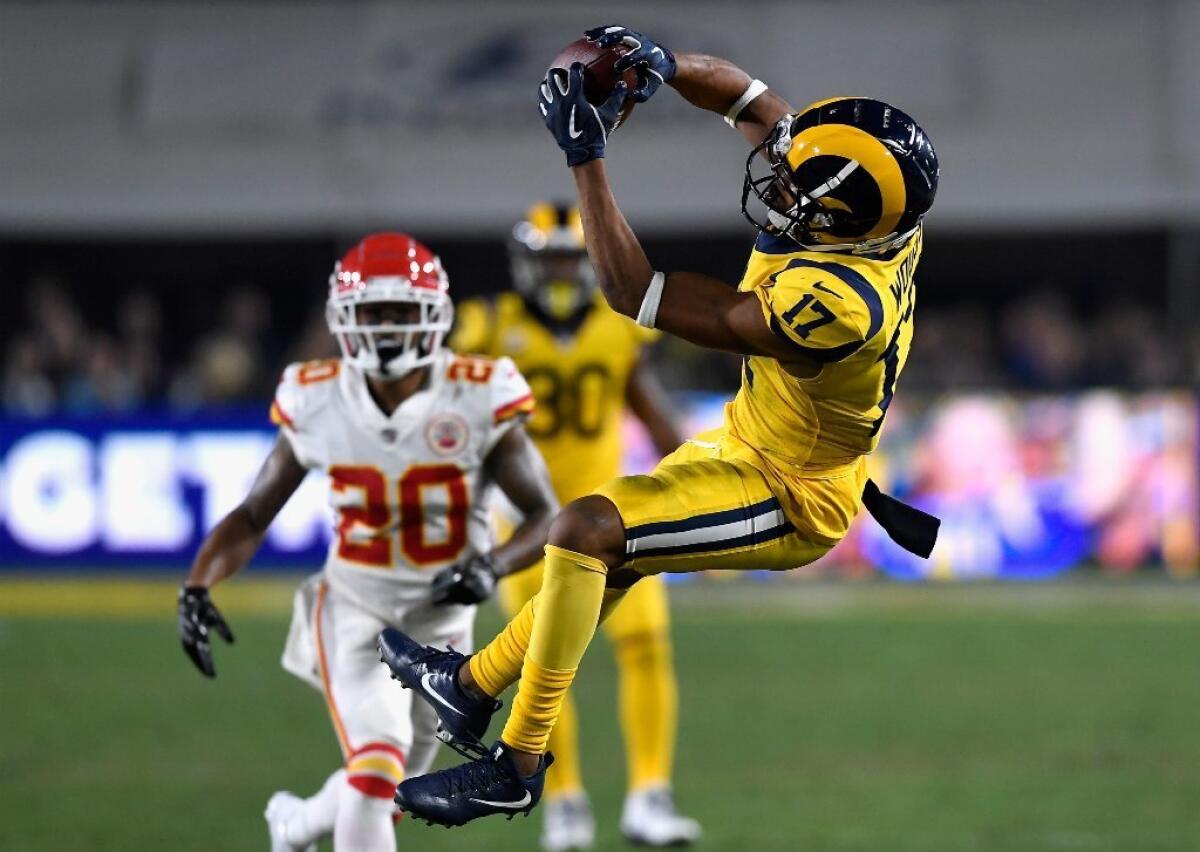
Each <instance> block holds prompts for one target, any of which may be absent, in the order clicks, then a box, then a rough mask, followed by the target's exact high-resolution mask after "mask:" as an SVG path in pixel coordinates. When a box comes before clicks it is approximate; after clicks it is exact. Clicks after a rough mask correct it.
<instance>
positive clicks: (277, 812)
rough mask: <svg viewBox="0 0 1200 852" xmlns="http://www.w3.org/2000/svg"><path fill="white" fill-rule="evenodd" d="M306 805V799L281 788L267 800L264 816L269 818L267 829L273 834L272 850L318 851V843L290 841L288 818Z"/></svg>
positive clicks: (272, 851) (279, 851)
mask: <svg viewBox="0 0 1200 852" xmlns="http://www.w3.org/2000/svg"><path fill="white" fill-rule="evenodd" d="M303 806H304V800H303V799H301V798H300V797H299V796H297V795H296V794H295V793H289V792H288V791H286V790H280V791H279V792H278V793H276V794H275V795H273V796H271V798H270V799H269V800H267V809H266V810H265V811H263V816H264V817H266V819H267V831H269V832H270V834H271V852H317V844H315V843H309V844H308V845H307V846H295V845H293V844H291V843H289V842H288V839H287V824H288V820H290V819H291V818H292V816H293V815H294V814H295V813H296V811H298V810H299V809H300V808H302V807H303Z"/></svg>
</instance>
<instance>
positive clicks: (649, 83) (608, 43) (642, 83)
mask: <svg viewBox="0 0 1200 852" xmlns="http://www.w3.org/2000/svg"><path fill="white" fill-rule="evenodd" d="M583 35H584V36H585V37H586V38H587V39H588V40H589V41H594V42H595V43H596V44H598V45H600V47H612V46H613V45H614V44H618V43H620V44H623V45H625V46H626V47H628V48H629V52H628V53H626V54H625V55H624V56H622V57H621V58H620V59H618V60H617V61H616V64H615V65H614V66H613V70H615V71H616V72H617V73H618V74H620V73H621V72H622V71H624V70H625V69H627V68H632V69H634V70H635V71H637V76H638V85H637V88H636V89H634V90H633V91H632V92H630V93H629V98H630V100H632V101H634V102H635V103H639V104H641V103H645V102H646V101H648V100H650V97H651V96H652V95H653V94H654V93H655V92H657V91H658V87H659V86H661V85H662V84H663V83H665V82H667V81H668V80H670V79H671V78H672V77H674V76H675V71H676V65H675V54H673V53H671V51H670V50H668V49H667V48H665V47H663V46H662V45H661V44H658V43H657V42H655V41H654V40H653V39H651V38H650V37H649V36H647V35H644V34H642V33H639V32H638V31H637V30H631V29H629V28H628V27H618V26H608V27H596V28H594V29H590V30H588V31H587V32H586V33H584V34H583Z"/></svg>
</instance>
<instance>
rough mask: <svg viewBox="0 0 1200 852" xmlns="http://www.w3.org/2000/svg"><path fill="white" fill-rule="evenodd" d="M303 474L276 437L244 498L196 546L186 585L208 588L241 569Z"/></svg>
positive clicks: (287, 445) (288, 446)
mask: <svg viewBox="0 0 1200 852" xmlns="http://www.w3.org/2000/svg"><path fill="white" fill-rule="evenodd" d="M306 473H307V471H306V470H305V469H304V468H303V467H302V466H301V465H300V462H298V461H297V460H296V456H295V454H294V453H293V452H292V446H291V444H290V443H288V441H287V439H286V438H284V437H283V436H282V435H281V436H279V437H278V438H277V439H276V441H275V446H274V448H273V449H272V450H271V454H270V455H269V456H267V459H266V461H264V462H263V465H262V467H261V468H259V471H258V475H257V476H256V477H255V479H254V484H253V485H252V486H251V487H250V493H249V494H247V495H246V499H245V500H243V501H242V503H241V504H240V505H239V506H238V507H237V508H236V509H234V510H233V511H232V512H230V513H229V514H228V515H226V516H225V517H224V518H222V519H221V521H220V523H218V524H217V525H216V526H215V527H213V530H212V532H210V533H209V534H208V536H207V537H205V539H204V542H203V543H202V544H201V545H200V550H199V551H198V552H197V553H196V558H195V560H194V561H193V562H192V568H191V570H190V571H189V572H188V577H187V585H188V586H205V587H211V586H214V585H216V584H217V583H219V582H221V581H222V580H224V579H226V578H227V577H231V576H232V575H234V574H236V573H237V572H238V571H240V570H241V569H242V568H244V567H245V566H246V563H248V562H249V561H250V559H251V558H252V557H253V556H254V554H255V553H256V552H257V551H258V548H259V546H260V545H261V544H262V541H263V538H264V537H265V536H266V534H267V528H268V527H269V526H270V525H271V521H273V520H274V519H275V516H276V515H277V514H279V510H280V509H282V508H283V506H284V504H285V503H287V501H288V498H289V497H291V496H292V494H293V493H294V492H295V491H296V489H297V488H299V487H300V483H301V482H303V481H304V476H305V474H306Z"/></svg>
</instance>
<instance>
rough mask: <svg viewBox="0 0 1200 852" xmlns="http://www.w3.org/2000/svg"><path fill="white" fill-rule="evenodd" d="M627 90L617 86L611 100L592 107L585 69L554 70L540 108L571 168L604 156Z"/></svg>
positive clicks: (576, 65) (575, 66) (544, 87)
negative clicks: (585, 87)
mask: <svg viewBox="0 0 1200 852" xmlns="http://www.w3.org/2000/svg"><path fill="white" fill-rule="evenodd" d="M626 92H627V87H626V85H625V82H624V81H621V82H620V83H617V85H616V86H615V87H614V88H613V91H612V94H611V95H609V97H608V100H606V101H605V102H604V103H602V104H601V105H600V106H598V107H597V106H592V105H591V104H590V103H588V100H587V98H586V97H584V95H583V65H581V64H580V63H578V62H576V63H573V64H572V65H571V67H570V69H568V70H566V71H564V70H563V69H561V68H551V69H550V73H549V74H547V75H546V77H545V79H543V80H542V84H541V85H540V86H539V87H538V108H539V109H540V110H541V112H542V118H543V119H544V120H545V122H546V127H547V129H549V131H550V132H551V133H552V134H553V135H554V141H555V142H557V143H558V147H559V148H562V150H563V153H564V154H566V155H567V165H568V166H578V165H580V164H581V163H586V162H587V161H588V160H596V159H599V158H601V157H603V156H604V146H605V145H606V144H607V143H608V134H609V132H611V131H612V129H613V127H614V126H615V125H616V123H617V115H618V114H619V113H620V112H621V107H622V106H623V105H624V103H625V95H626Z"/></svg>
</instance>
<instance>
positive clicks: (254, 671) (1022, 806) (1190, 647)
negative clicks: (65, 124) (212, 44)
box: [0, 583, 1200, 852]
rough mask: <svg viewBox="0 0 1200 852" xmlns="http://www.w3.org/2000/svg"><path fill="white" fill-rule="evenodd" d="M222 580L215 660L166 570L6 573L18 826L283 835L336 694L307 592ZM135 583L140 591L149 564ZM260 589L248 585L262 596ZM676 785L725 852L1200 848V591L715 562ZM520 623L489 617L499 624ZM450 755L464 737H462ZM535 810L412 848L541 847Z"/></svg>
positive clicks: (615, 842)
mask: <svg viewBox="0 0 1200 852" xmlns="http://www.w3.org/2000/svg"><path fill="white" fill-rule="evenodd" d="M238 585H239V584H233V585H232V587H231V588H228V589H223V590H222V593H221V594H219V595H218V602H220V603H222V604H223V605H225V607H226V609H227V615H228V616H229V619H230V621H231V623H232V625H233V627H234V629H235V630H236V631H237V634H238V643H237V645H236V646H234V647H233V648H227V647H219V648H218V649H217V653H218V660H217V664H218V670H219V673H220V676H219V677H218V679H217V680H216V681H215V682H211V683H210V682H206V681H204V680H203V679H202V678H200V677H199V676H198V675H197V673H196V672H195V671H194V670H192V669H191V668H190V666H189V665H188V663H187V662H186V660H185V659H184V657H183V654H182V652H181V651H180V649H179V647H178V643H177V640H176V638H175V634H174V629H175V628H174V622H173V617H172V609H173V599H172V594H171V587H170V586H169V585H162V586H152V587H148V588H141V589H140V591H138V590H133V591H128V596H127V597H128V598H130V599H140V598H139V597H138V596H139V595H140V596H142V598H144V599H145V600H147V601H158V600H160V599H161V601H162V605H161V613H158V612H155V611H154V607H151V608H150V609H147V607H145V606H141V607H138V606H133V605H129V606H127V607H126V608H125V609H126V611H125V612H124V613H123V614H121V613H118V614H115V615H110V616H106V617H95V618H88V617H83V616H82V615H80V614H79V612H81V611H87V610H88V609H90V608H91V607H88V606H75V607H73V606H72V605H71V604H70V601H72V600H74V601H76V603H79V602H83V603H85V604H86V603H87V602H88V601H94V597H93V596H92V595H90V594H89V593H88V592H87V591H86V587H85V588H84V589H83V590H80V589H76V590H73V591H72V593H71V594H70V595H66V596H64V598H63V599H64V600H65V601H67V603H65V604H64V605H63V606H64V607H65V608H66V609H68V610H69V611H75V612H76V614H75V615H71V616H66V617H63V616H57V617H55V616H53V615H52V611H53V609H54V608H53V607H50V608H48V609H47V610H46V611H44V612H40V613H39V612H38V606H37V605H36V599H37V597H38V596H37V595H36V594H31V592H30V589H29V588H28V587H24V588H21V589H16V588H13V587H10V586H6V585H5V584H3V583H0V672H2V673H3V678H4V683H3V691H2V693H0V696H2V697H0V849H5V850H9V849H11V850H74V849H81V850H82V849H87V850H143V849H145V850H151V849H153V850H160V849H172V850H192V849H194V850H243V849H246V850H250V849H259V850H261V849H265V848H267V847H266V834H265V830H264V824H263V821H262V817H261V812H262V808H263V805H264V803H265V801H266V799H267V796H268V795H269V794H270V793H271V791H273V790H275V789H279V788H290V789H294V790H297V791H300V792H305V793H307V792H311V791H312V790H313V789H315V788H316V787H317V785H319V784H320V782H321V781H322V780H323V779H324V777H325V776H326V775H327V774H328V772H329V771H330V770H331V769H332V768H333V766H334V764H335V762H336V761H337V759H338V753H337V748H336V745H335V743H334V738H333V735H332V733H331V731H330V729H329V725H328V722H327V719H326V717H325V713H324V707H323V704H322V702H321V700H320V698H319V696H318V695H317V694H316V693H315V692H313V691H312V690H311V689H310V688H309V687H307V686H305V685H303V684H301V683H300V682H298V681H296V680H294V679H293V678H291V677H290V676H289V675H287V674H285V673H284V672H283V671H282V670H281V669H280V668H279V666H278V657H279V651H280V649H281V646H282V643H283V639H284V633H285V630H286V617H287V616H286V602H287V593H286V591H285V590H283V589H282V588H281V587H278V586H273V585H271V584H270V583H266V584H258V585H254V584H250V583H244V584H240V585H242V589H239V588H238ZM131 588H132V587H131ZM243 590H244V591H243ZM675 599H676V606H675V638H676V644H677V652H676V653H677V661H678V668H679V676H680V687H681V714H682V719H681V731H680V749H679V757H678V761H677V776H678V777H677V782H676V788H677V796H678V800H679V803H680V805H681V807H683V808H684V809H685V810H687V811H688V812H689V813H692V814H694V815H696V816H698V817H699V818H701V819H702V820H703V822H704V826H705V830H706V833H707V834H706V838H705V840H704V843H703V848H704V849H710V850H719V849H720V850H724V849H729V850H764V849H781V850H782V849H787V850H813V852H817V850H838V852H866V851H867V850H872V852H874V850H879V852H910V851H911V852H915V850H938V851H939V852H940V850H947V852H962V850H971V852H975V850H979V851H980V852H984V850H986V852H1025V850H1112V852H1134V850H1194V849H1197V848H1200V656H1198V652H1197V648H1198V647H1200V593H1198V591H1197V590H1196V589H1193V588H1190V587H1187V586H1182V585H1175V586H1168V585H1163V586H1158V585H1151V586H1142V585H1114V584H1096V583H1090V584H1089V583H1070V584H1055V585H1046V586H1036V587H1029V586H1025V587H1019V588H1014V587H965V588H964V587H911V586H909V587H897V586H889V585H882V584H868V585H862V586H807V585H803V584H782V586H780V585H772V586H757V587H752V588H747V587H746V586H743V585H736V586H735V585H724V586H718V585H716V584H713V585H709V586H707V587H706V588H703V589H701V588H689V589H682V590H680V591H679V592H678V593H677V594H676V595H675ZM496 624H497V617H496V616H495V614H494V613H492V612H488V613H487V615H486V617H485V618H483V619H482V621H481V624H480V629H479V633H480V636H482V637H484V638H486V637H489V636H490V635H491V634H492V632H493V631H494V629H495V627H496ZM612 684H613V670H612V662H611V658H610V656H609V654H608V653H607V650H606V649H605V647H604V645H603V643H602V642H599V643H598V644H597V646H596V647H594V648H593V649H592V651H591V652H590V653H589V657H588V659H587V660H586V661H585V668H584V673H583V675H582V677H581V680H580V682H579V685H578V687H579V688H578V694H579V697H580V702H581V707H582V712H583V716H584V725H585V727H584V738H585V743H584V748H585V759H586V765H585V772H586V775H587V778H588V782H589V784H590V785H591V791H592V794H593V798H594V801H595V805H596V809H597V815H598V818H599V820H600V825H601V833H600V841H601V843H600V848H604V849H618V848H621V842H620V840H619V838H618V835H617V832H616V826H615V823H616V818H617V814H618V808H619V801H620V796H621V790H620V783H621V779H622V777H623V767H622V766H621V765H620V757H619V755H620V749H619V748H618V747H617V744H616V743H617V740H616V738H617V731H616V724H615V722H614V721H613V719H612V718H611V711H612V703H613V702H612V699H611V695H610V690H611V688H612ZM449 757H453V755H450V756H449ZM537 828H538V822H537V818H536V814H535V816H534V817H533V818H531V819H529V820H521V819H518V820H516V821H514V822H511V823H508V822H504V821H491V822H483V823H477V824H475V825H472V826H469V827H467V828H465V829H459V830H455V831H445V830H442V829H438V828H427V827H426V826H424V825H418V824H415V823H412V822H408V821H406V822H403V823H401V824H400V826H399V828H398V836H399V848H400V849H402V850H403V849H420V850H449V849H455V850H484V849H486V850H510V849H513V850H521V849H529V850H533V849H535V848H536V839H537Z"/></svg>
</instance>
